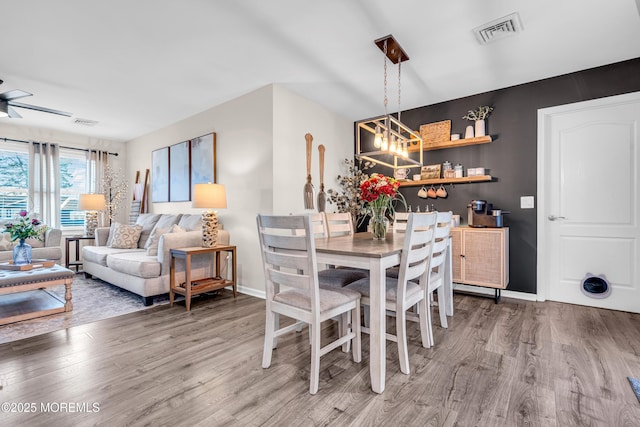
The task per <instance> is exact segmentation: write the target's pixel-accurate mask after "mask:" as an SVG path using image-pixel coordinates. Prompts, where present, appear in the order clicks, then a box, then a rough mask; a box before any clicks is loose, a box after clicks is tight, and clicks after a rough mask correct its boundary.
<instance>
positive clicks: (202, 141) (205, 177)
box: [191, 132, 218, 194]
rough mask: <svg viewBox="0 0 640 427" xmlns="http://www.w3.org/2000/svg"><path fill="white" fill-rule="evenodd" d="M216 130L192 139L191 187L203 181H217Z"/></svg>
mask: <svg viewBox="0 0 640 427" xmlns="http://www.w3.org/2000/svg"><path fill="white" fill-rule="evenodd" d="M216 160H217V159H216V134H215V132H213V133H209V134H207V135H203V136H199V137H198V138H194V139H192V140H191V188H192V194H193V186H194V185H195V184H202V183H207V182H211V183H214V184H215V183H217V179H218V176H217V175H218V170H217V165H216Z"/></svg>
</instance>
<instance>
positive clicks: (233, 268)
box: [231, 248, 238, 298]
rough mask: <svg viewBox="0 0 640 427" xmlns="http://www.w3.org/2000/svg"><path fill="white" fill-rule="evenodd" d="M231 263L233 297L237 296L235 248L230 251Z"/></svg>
mask: <svg viewBox="0 0 640 427" xmlns="http://www.w3.org/2000/svg"><path fill="white" fill-rule="evenodd" d="M231 257H232V264H231V280H233V297H234V298H235V297H237V296H238V280H237V277H236V250H235V248H234V249H233V250H232V251H231Z"/></svg>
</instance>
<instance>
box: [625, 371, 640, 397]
mask: <svg viewBox="0 0 640 427" xmlns="http://www.w3.org/2000/svg"><path fill="white" fill-rule="evenodd" d="M627 378H628V379H629V384H631V388H632V389H633V392H634V393H635V394H636V397H637V398H638V402H640V380H639V379H638V378H632V377H627Z"/></svg>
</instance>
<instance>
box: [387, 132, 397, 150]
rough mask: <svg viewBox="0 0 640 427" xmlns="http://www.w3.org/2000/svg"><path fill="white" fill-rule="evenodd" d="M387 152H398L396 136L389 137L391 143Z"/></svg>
mask: <svg viewBox="0 0 640 427" xmlns="http://www.w3.org/2000/svg"><path fill="white" fill-rule="evenodd" d="M389 151H391V152H392V153H395V152H397V151H398V144H397V143H396V136H395V135H391V142H390V143H389Z"/></svg>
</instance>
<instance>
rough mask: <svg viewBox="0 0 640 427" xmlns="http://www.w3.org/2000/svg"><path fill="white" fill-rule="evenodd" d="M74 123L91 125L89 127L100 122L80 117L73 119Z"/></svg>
mask: <svg viewBox="0 0 640 427" xmlns="http://www.w3.org/2000/svg"><path fill="white" fill-rule="evenodd" d="M73 123H74V124H76V125H80V126H89V127H93V126H95V125H97V124H98V122H97V121H95V120H89V119H80V118H77V119H75V120H74V121H73Z"/></svg>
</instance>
